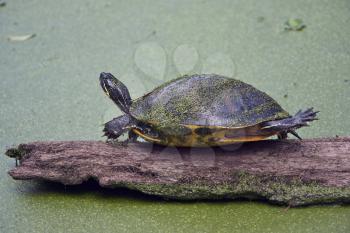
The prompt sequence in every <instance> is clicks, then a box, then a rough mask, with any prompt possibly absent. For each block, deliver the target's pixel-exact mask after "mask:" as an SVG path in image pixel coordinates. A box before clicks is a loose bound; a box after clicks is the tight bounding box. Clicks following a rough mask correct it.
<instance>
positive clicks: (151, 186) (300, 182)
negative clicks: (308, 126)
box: [6, 137, 350, 206]
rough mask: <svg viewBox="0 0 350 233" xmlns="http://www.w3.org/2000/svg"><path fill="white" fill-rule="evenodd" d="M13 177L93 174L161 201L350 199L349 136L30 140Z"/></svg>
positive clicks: (72, 181)
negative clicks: (185, 141)
mask: <svg viewBox="0 0 350 233" xmlns="http://www.w3.org/2000/svg"><path fill="white" fill-rule="evenodd" d="M6 154H7V155H8V156H10V157H14V158H17V159H18V160H19V161H20V164H19V166H16V167H15V168H13V169H12V170H11V171H9V174H10V175H11V176H12V177H13V178H14V179H20V180H27V179H36V180H49V181H54V182H60V183H63V184H66V185H76V184H81V183H83V182H84V181H87V180H89V179H95V180H97V181H98V182H99V184H100V185H101V186H103V187H110V188H115V187H125V188H128V189H132V190H138V191H140V192H143V193H146V194H151V195H157V196H161V197H164V198H167V199H177V200H193V199H235V198H249V199H264V200H267V201H270V202H273V203H279V204H286V205H290V206H299V205H309V204H316V203H345V202H350V137H346V138H324V139H308V140H303V141H299V140H282V141H278V140H266V141H260V142H254V143H245V144H239V145H233V146H230V147H221V148H206V149H204V148H202V149H199V148H192V149H189V148H171V147H160V146H152V145H151V144H147V143H134V144H128V145H122V144H108V143H104V142H99V141H65V142H64V141H63V142H33V143H27V144H21V145H19V146H18V147H16V148H12V149H9V150H8V151H7V152H6Z"/></svg>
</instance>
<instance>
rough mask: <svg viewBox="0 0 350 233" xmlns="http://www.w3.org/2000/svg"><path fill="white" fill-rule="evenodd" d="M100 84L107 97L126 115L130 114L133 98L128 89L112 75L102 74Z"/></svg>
mask: <svg viewBox="0 0 350 233" xmlns="http://www.w3.org/2000/svg"><path fill="white" fill-rule="evenodd" d="M100 84H101V87H102V89H103V91H104V92H105V93H106V95H107V96H108V97H109V98H111V99H112V100H113V102H114V103H115V104H116V105H118V107H119V108H120V109H121V110H122V111H123V112H125V113H129V109H130V105H131V97H130V94H129V91H128V88H127V87H126V86H125V85H124V84H123V83H122V82H121V81H119V80H118V79H117V78H116V77H114V76H113V75H112V74H110V73H105V72H102V73H101V74H100Z"/></svg>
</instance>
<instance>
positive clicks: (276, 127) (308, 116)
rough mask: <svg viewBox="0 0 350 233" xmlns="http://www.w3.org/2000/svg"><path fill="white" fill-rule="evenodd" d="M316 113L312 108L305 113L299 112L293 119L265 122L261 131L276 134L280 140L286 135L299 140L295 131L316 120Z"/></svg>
mask: <svg viewBox="0 0 350 233" xmlns="http://www.w3.org/2000/svg"><path fill="white" fill-rule="evenodd" d="M317 113H318V111H316V112H314V111H313V108H309V109H307V110H305V111H301V110H299V111H298V112H297V113H296V114H295V115H294V116H293V117H288V118H285V119H281V120H276V121H268V122H265V123H264V124H263V126H262V130H264V131H272V132H276V133H277V135H278V138H280V139H284V138H286V136H287V134H288V133H291V134H293V135H294V136H295V137H297V138H299V139H301V137H300V136H299V135H298V134H297V133H296V132H295V130H296V129H299V128H301V127H304V126H309V122H311V121H314V120H318V118H317Z"/></svg>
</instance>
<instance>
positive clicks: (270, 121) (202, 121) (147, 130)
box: [100, 72, 318, 147]
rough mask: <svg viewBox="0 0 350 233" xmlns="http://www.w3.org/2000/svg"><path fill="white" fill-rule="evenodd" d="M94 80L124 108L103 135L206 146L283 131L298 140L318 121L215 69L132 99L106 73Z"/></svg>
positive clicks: (313, 113) (283, 136) (311, 114)
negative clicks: (300, 131) (300, 130)
mask: <svg viewBox="0 0 350 233" xmlns="http://www.w3.org/2000/svg"><path fill="white" fill-rule="evenodd" d="M100 85H101V87H102V89H103V91H104V92H105V93H106V95H107V96H109V97H110V98H111V99H112V101H113V102H114V103H115V104H116V105H117V106H118V107H119V108H120V109H121V111H122V112H123V113H124V114H123V115H121V116H118V117H116V118H114V119H112V120H111V121H109V122H107V123H105V124H104V129H103V131H104V136H107V140H118V138H119V137H120V136H121V135H122V134H124V133H128V139H126V140H127V141H128V142H130V141H131V142H135V141H136V140H137V138H138V137H141V138H143V139H144V140H145V141H148V142H151V143H155V144H160V145H163V146H175V147H205V146H210V147H211V146H222V145H228V144H233V143H237V142H248V141H260V140H264V139H266V138H268V137H271V136H274V135H275V136H276V135H277V137H278V138H279V139H286V138H287V136H288V134H289V133H290V134H292V135H294V136H295V137H297V138H299V139H301V137H300V136H299V135H298V134H297V133H296V131H295V130H296V129H298V128H301V127H303V126H308V125H309V122H311V121H314V120H318V119H317V113H318V111H314V110H313V108H308V109H306V110H304V111H301V110H299V111H298V112H297V113H296V114H295V115H294V116H292V115H290V114H289V113H288V112H287V111H285V110H284V109H283V108H282V107H281V106H280V105H279V104H278V103H277V102H276V101H275V100H274V99H273V98H272V97H270V96H269V95H268V94H266V93H265V92H263V91H260V90H258V89H256V88H255V87H253V86H252V85H250V84H247V83H245V82H243V81H240V80H238V79H233V78H228V77H225V76H221V75H217V74H193V75H184V76H181V77H179V78H176V79H174V80H171V81H168V82H166V83H164V84H162V85H160V86H158V87H156V88H155V89H154V90H153V91H151V92H149V93H147V94H145V95H143V96H141V97H139V98H137V99H135V100H132V99H131V97H130V94H129V91H128V89H127V87H126V86H125V85H124V84H123V83H122V82H121V81H120V80H118V79H117V78H116V77H114V76H113V75H112V74H111V73H105V72H102V73H101V74H100Z"/></svg>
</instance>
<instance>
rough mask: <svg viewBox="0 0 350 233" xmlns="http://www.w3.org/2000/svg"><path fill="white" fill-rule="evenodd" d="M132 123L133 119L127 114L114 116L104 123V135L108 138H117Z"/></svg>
mask: <svg viewBox="0 0 350 233" xmlns="http://www.w3.org/2000/svg"><path fill="white" fill-rule="evenodd" d="M132 125H133V120H132V119H131V117H130V116H129V115H128V114H125V115H122V116H119V117H116V118H114V119H113V120H111V121H108V122H107V123H105V127H104V129H103V132H104V136H107V140H108V139H117V138H119V137H120V136H121V135H122V134H124V133H126V132H127V131H129V130H130V128H131V126H132Z"/></svg>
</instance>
